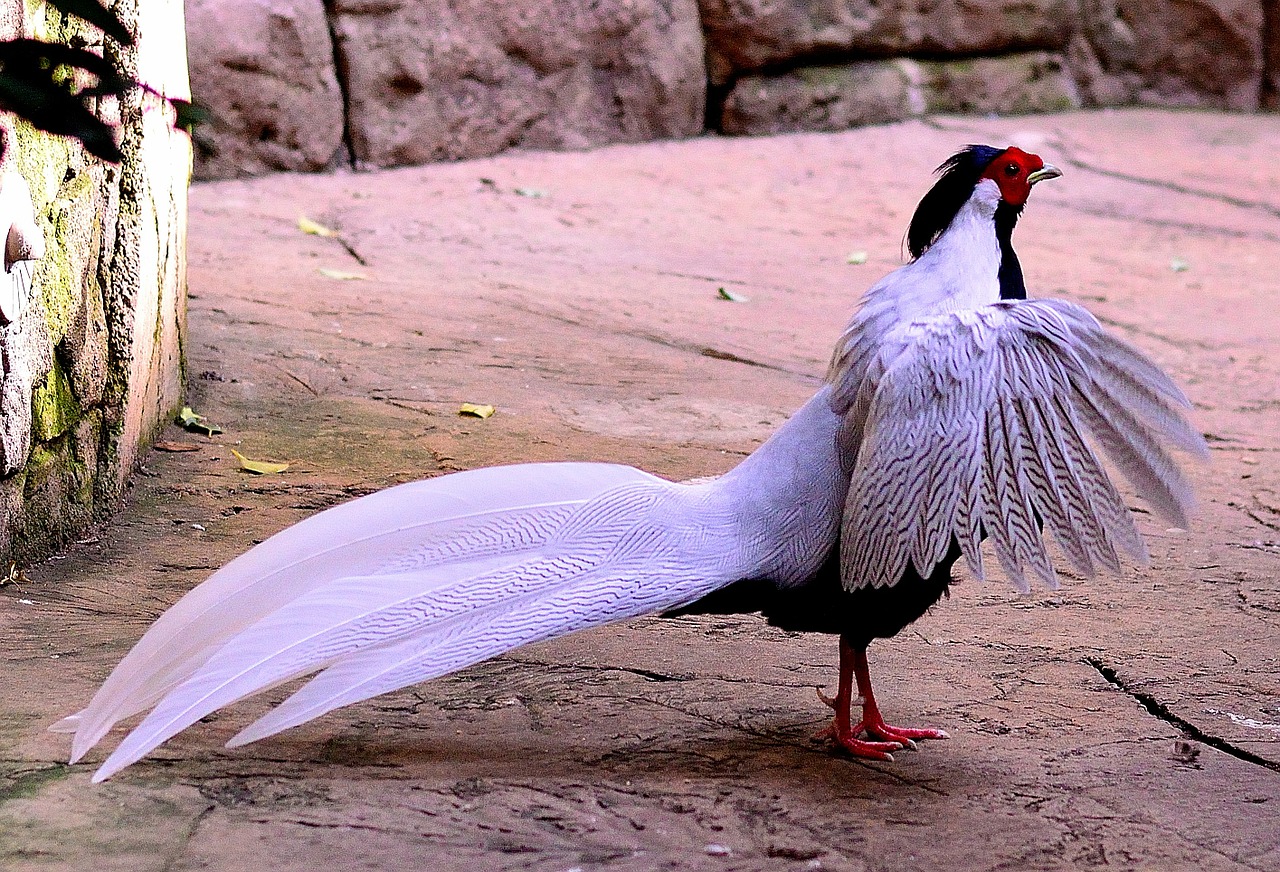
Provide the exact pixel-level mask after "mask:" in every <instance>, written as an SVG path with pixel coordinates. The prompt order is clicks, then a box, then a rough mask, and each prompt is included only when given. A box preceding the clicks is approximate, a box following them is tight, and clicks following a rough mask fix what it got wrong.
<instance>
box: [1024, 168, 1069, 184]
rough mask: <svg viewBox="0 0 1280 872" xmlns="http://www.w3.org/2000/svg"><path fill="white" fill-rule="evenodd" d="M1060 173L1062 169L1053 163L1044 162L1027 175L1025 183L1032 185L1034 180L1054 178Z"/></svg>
mask: <svg viewBox="0 0 1280 872" xmlns="http://www.w3.org/2000/svg"><path fill="white" fill-rule="evenodd" d="M1060 175H1062V170H1060V169H1058V168H1057V167H1055V166H1054V165H1053V164H1045V165H1044V166H1042V167H1041V168H1040V169H1038V170H1036V171H1035V172H1033V173H1031V174H1029V175H1028V176H1027V184H1028V185H1034V184H1035V183H1036V182H1043V181H1044V180H1045V179H1056V178H1057V177H1058V176H1060Z"/></svg>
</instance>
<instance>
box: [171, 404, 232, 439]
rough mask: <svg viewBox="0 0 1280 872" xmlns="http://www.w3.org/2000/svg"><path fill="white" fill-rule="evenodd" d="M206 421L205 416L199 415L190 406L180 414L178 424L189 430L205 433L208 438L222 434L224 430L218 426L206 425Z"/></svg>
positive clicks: (185, 407)
mask: <svg viewBox="0 0 1280 872" xmlns="http://www.w3.org/2000/svg"><path fill="white" fill-rule="evenodd" d="M204 421H205V417H204V415H197V414H196V413H195V412H193V411H192V410H191V407H190V406H183V407H182V411H181V412H179V413H178V423H179V424H181V425H182V426H183V427H184V428H185V429H187V430H191V431H192V432H194V433H203V434H204V435H206V436H217V435H218V434H219V433H221V432H222V428H221V427H219V426H218V425H217V424H206V423H205V422H204Z"/></svg>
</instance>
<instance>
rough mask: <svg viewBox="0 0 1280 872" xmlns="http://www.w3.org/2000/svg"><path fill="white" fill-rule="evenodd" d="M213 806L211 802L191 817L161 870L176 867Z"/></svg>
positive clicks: (211, 811) (214, 804) (165, 871)
mask: <svg viewBox="0 0 1280 872" xmlns="http://www.w3.org/2000/svg"><path fill="white" fill-rule="evenodd" d="M215 808H217V804H216V803H212V802H211V803H209V804H208V805H206V806H205V807H204V808H203V809H201V810H200V813H199V814H197V815H196V816H195V817H194V818H192V819H191V823H190V825H189V826H188V827H187V831H186V833H185V834H184V835H183V836H182V841H181V842H180V843H179V844H178V847H177V849H176V850H174V852H173V854H172V856H170V857H169V859H168V860H166V861H165V863H164V866H163V867H162V872H169V870H171V869H175V868H177V865H178V861H179V860H181V859H182V855H183V854H185V853H186V852H187V846H188V845H190V844H191V840H192V839H194V838H195V836H196V831H197V830H199V829H200V825H201V824H202V823H204V819H205V818H207V817H208V816H209V815H210V814H212V813H213V810H214V809H215Z"/></svg>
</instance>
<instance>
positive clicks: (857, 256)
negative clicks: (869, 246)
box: [844, 251, 867, 266]
mask: <svg viewBox="0 0 1280 872" xmlns="http://www.w3.org/2000/svg"><path fill="white" fill-rule="evenodd" d="M844 262H845V263H851V264H853V265H854V266H861V265H862V264H864V263H866V262H867V253H866V252H865V251H851V252H849V256H848V257H846V258H845V259H844Z"/></svg>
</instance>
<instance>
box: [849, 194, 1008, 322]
mask: <svg viewBox="0 0 1280 872" xmlns="http://www.w3.org/2000/svg"><path fill="white" fill-rule="evenodd" d="M999 202H1000V189H999V188H997V187H996V183H995V182H993V181H991V180H989V179H984V180H982V181H981V182H979V183H978V186H977V187H976V188H975V189H974V191H973V196H971V197H970V198H969V199H968V201H966V202H965V204H964V205H963V206H961V207H960V211H959V212H957V213H956V217H955V218H954V219H953V220H952V222H951V226H949V227H948V228H947V229H946V232H944V233H943V234H942V236H941V237H939V238H938V241H937V242H935V243H934V244H933V245H932V246H931V247H930V248H929V249H928V250H927V251H926V252H925V253H924V254H922V255H920V258H919V259H918V260H916V261H914V262H912V263H909V264H907V265H906V266H904V267H902V268H901V269H899V270H897V271H896V272H892V273H890V274H889V275H887V276H885V277H884V279H883V280H881V281H880V283H879V284H877V285H876V286H875V287H874V288H872V289H871V290H870V291H868V292H867V298H866V301H865V304H864V307H865V305H867V304H870V305H874V306H876V307H877V308H878V307H881V306H886V305H887V306H891V307H892V308H893V309H894V310H895V311H896V312H897V313H898V315H899V318H900V320H901V321H911V320H914V319H916V318H923V317H929V316H932V315H941V314H944V313H946V312H958V311H961V310H964V309H976V308H978V307H979V306H985V305H987V304H989V303H994V302H995V301H996V300H999V299H1000V242H999V240H998V239H996V223H995V215H996V206H997V205H998V204H999Z"/></svg>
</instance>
